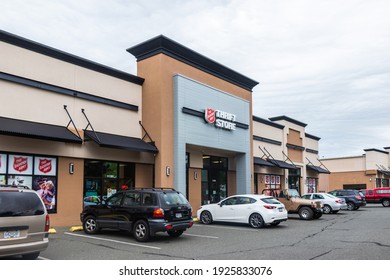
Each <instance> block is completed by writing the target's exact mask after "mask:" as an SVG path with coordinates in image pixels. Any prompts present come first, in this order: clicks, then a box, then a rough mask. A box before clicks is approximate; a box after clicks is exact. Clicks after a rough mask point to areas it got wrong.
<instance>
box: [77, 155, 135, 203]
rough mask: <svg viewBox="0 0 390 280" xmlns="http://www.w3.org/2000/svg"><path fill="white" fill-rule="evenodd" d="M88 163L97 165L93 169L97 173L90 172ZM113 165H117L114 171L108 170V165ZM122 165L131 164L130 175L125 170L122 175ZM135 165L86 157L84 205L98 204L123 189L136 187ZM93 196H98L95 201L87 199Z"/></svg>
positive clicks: (129, 163) (128, 163)
mask: <svg viewBox="0 0 390 280" xmlns="http://www.w3.org/2000/svg"><path fill="white" fill-rule="evenodd" d="M88 164H90V166H93V165H96V168H93V169H92V171H94V172H96V173H95V174H91V173H88V170H87V169H89V167H87V165H88ZM112 165H116V168H115V170H114V172H113V173H109V172H107V170H108V169H109V168H108V166H111V167H112ZM121 165H127V166H130V171H129V172H130V173H129V174H127V175H130V176H127V175H125V173H126V172H124V174H123V176H122V175H121V170H120V168H121ZM135 165H136V164H135V163H133V162H123V161H111V160H98V159H85V160H84V184H83V207H85V206H87V205H90V204H97V203H99V202H101V201H103V200H105V199H108V198H109V197H111V196H112V195H114V194H116V193H117V192H118V191H120V190H122V189H129V190H131V189H135V180H136V174H135V168H136V166H135ZM105 166H106V167H107V170H105ZM111 170H112V169H111ZM90 175H92V176H90ZM129 183H131V184H129ZM91 197H96V200H94V202H91V200H90V199H87V198H91Z"/></svg>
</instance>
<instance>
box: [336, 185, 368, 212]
mask: <svg viewBox="0 0 390 280" xmlns="http://www.w3.org/2000/svg"><path fill="white" fill-rule="evenodd" d="M329 194H331V195H334V196H337V197H341V198H344V199H345V202H346V203H347V206H348V210H358V209H359V208H360V207H361V206H365V205H366V204H367V202H366V200H365V198H364V195H363V193H361V192H360V191H359V190H334V191H330V192H329Z"/></svg>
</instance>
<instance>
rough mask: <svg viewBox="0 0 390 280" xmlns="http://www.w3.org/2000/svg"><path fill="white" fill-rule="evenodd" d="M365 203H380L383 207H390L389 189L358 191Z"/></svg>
mask: <svg viewBox="0 0 390 280" xmlns="http://www.w3.org/2000/svg"><path fill="white" fill-rule="evenodd" d="M360 191H361V192H362V193H363V194H364V196H365V199H366V201H367V203H382V205H383V206H384V207H390V188H389V187H385V188H375V189H372V190H366V189H364V190H360Z"/></svg>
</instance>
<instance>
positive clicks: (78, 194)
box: [50, 157, 84, 227]
mask: <svg viewBox="0 0 390 280" xmlns="http://www.w3.org/2000/svg"><path fill="white" fill-rule="evenodd" d="M70 163H73V164H74V173H73V174H69V164H70ZM83 182H84V160H82V159H75V158H66V157H59V158H58V184H57V185H58V190H57V213H58V214H50V225H51V226H53V227H56V226H71V225H80V224H81V221H80V213H81V212H82V210H83Z"/></svg>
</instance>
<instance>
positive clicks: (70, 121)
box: [64, 105, 81, 139]
mask: <svg viewBox="0 0 390 280" xmlns="http://www.w3.org/2000/svg"><path fill="white" fill-rule="evenodd" d="M67 107H68V106H67V105H64V110H65V112H66V113H67V114H68V117H69V122H68V125H67V126H66V128H67V129H68V130H69V131H70V132H72V133H74V132H73V131H72V130H70V129H69V125H70V124H72V125H73V128H74V130H75V132H76V134H77V136H78V137H79V138H80V139H81V136H80V133H79V131H78V130H77V128H76V125H75V123H74V121H73V119H72V117H71V115H70V114H69V111H68V109H67Z"/></svg>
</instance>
